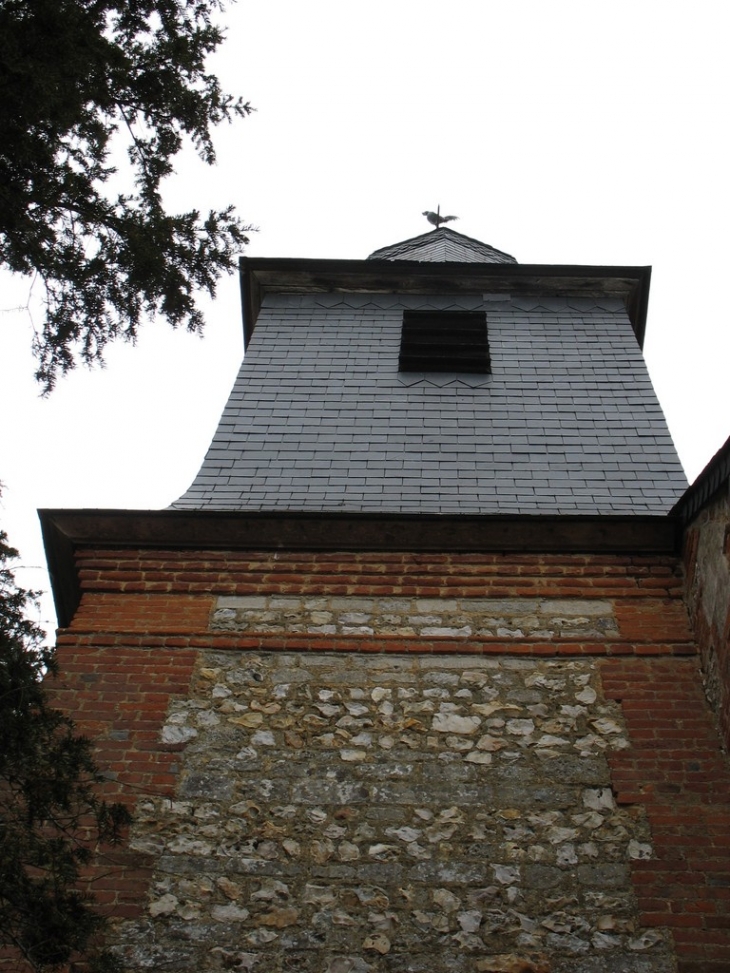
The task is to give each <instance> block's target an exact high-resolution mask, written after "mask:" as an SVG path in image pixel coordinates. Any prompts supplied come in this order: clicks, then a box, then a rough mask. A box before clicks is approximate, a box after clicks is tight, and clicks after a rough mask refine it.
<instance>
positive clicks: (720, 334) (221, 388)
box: [0, 0, 730, 626]
mask: <svg viewBox="0 0 730 973" xmlns="http://www.w3.org/2000/svg"><path fill="white" fill-rule="evenodd" d="M223 21H224V23H226V24H227V28H228V38H227V41H226V44H225V45H224V48H223V49H222V51H221V52H220V54H219V56H218V57H217V59H216V61H215V62H214V63H213V64H212V65H211V66H212V68H213V69H214V70H215V71H217V72H218V74H219V75H220V76H221V78H222V80H223V82H224V85H225V86H226V87H227V89H228V90H230V91H232V92H235V93H237V94H241V95H243V96H244V97H245V98H246V99H247V100H250V101H251V103H252V104H253V105H254V106H255V107H256V109H257V113H256V114H255V115H253V116H252V117H251V118H249V119H248V120H245V121H241V122H237V123H235V124H234V125H233V126H231V127H226V128H225V129H222V130H219V133H218V136H217V139H216V144H217V146H218V154H219V160H218V165H217V167H216V168H215V169H207V168H206V167H205V166H204V165H203V164H202V163H198V162H197V161H195V159H194V157H193V156H192V155H187V156H186V157H185V159H183V160H181V163H180V166H179V172H178V176H177V177H176V179H175V181H174V183H173V184H171V185H170V187H169V199H170V204H171V205H172V206H175V207H176V208H180V209H182V208H192V207H196V208H201V209H205V208H206V207H210V206H223V205H225V204H227V203H229V202H232V203H234V204H235V205H236V207H237V208H238V210H239V213H240V214H241V215H242V216H243V217H244V219H246V220H247V221H249V222H250V223H253V224H255V225H257V226H259V227H260V232H259V233H257V234H255V235H254V236H253V238H252V242H251V245H250V247H249V248H248V251H247V252H248V253H249V255H251V256H267V257H275V256H276V257H342V258H364V257H365V256H367V254H368V253H370V252H371V251H372V250H375V249H377V248H378V247H381V246H385V245H386V244H389V243H394V242H396V241H398V240H403V239H407V238H408V237H411V236H415V235H417V234H419V233H422V232H425V231H426V230H428V229H429V226H428V224H427V223H426V221H425V219H424V218H423V217H422V216H421V212H422V211H423V210H424V209H435V208H436V206H437V205H438V204H441V208H442V212H448V213H455V214H457V215H458V216H459V217H460V221H459V222H458V223H456V224H452V225H453V226H454V229H456V230H460V231H461V232H463V233H466V234H467V235H469V236H473V237H476V238H478V239H480V240H483V241H484V242H486V243H489V244H491V245H493V246H495V247H498V248H499V249H501V250H506V251H507V252H508V253H511V254H513V255H514V256H515V257H516V258H517V260H518V261H519V262H520V263H556V264H560V263H565V264H572V263H580V264H606V265H610V264H617V265H618V264H628V265H646V264H651V265H652V266H653V268H654V269H653V280H652V288H651V296H650V302H649V319H648V328H647V340H646V345H645V354H646V358H647V362H648V365H649V370H650V373H651V376H652V379H653V381H654V385H655V387H656V390H657V393H658V395H659V399H660V401H661V403H662V405H663V407H664V410H665V413H666V416H667V420H668V423H669V428H670V430H671V432H672V434H673V436H674V440H675V443H676V445H677V448H678V451H679V454H680V457H681V459H682V462H683V463H684V466H685V469H686V471H687V474H688V477H689V478H690V480H692V479H693V478H694V477H695V476H696V475H697V473H698V472H699V471H700V470H701V469H702V467H703V466H704V465H705V463H706V462H707V461H708V460H709V458H710V457H711V456H712V454H713V453H714V452H715V451H716V450H717V449H718V448H719V447H720V446H721V445H722V443H723V442H724V440H725V439H726V437H727V436H728V434H729V433H730V408H729V407H728V406H729V404H730V382H728V359H729V357H730V327H729V326H728V325H729V321H728V318H729V316H730V304H729V302H728V300H727V298H726V297H725V294H724V287H725V285H726V280H727V270H728V266H729V265H730V242H729V235H728V230H727V224H728V210H729V207H728V197H729V193H730V191H729V189H728V183H729V176H728V173H729V172H730V152H729V151H728V136H727V129H728V117H729V116H728V107H729V105H728V102H729V101H730V98H729V80H730V60H729V59H728V57H727V50H726V48H727V38H728V27H729V26H730V7H729V6H728V5H727V4H725V3H721V2H719V0H717V2H711V0H695V2H694V3H693V4H692V5H690V4H688V3H686V2H677V0H661V2H660V0H630V2H626V0H614V2H612V3H610V4H609V3H598V2H594V3H587V2H586V0H578V2H572V0H570V2H568V0H549V2H545V0H511V2H504V0H469V2H467V0H449V2H448V3H436V2H433V0H370V2H368V3H354V2H353V3H343V2H342V0H337V2H328V0H308V2H307V3H303V2H301V0H248V2H246V0H241V2H240V3H239V4H238V5H237V6H235V7H232V8H230V9H229V10H228V11H227V12H226V13H225V14H224V17H223ZM39 298H40V295H36V294H34V295H33V296H32V298H31V307H34V311H33V317H34V318H35V320H36V321H37V322H38V321H39V320H40V318H41V313H42V311H41V308H40V305H39ZM27 304H28V282H26V281H18V280H14V279H12V278H10V279H9V278H7V277H3V278H2V296H1V297H0V408H1V409H2V411H1V413H0V414H1V415H2V417H3V420H2V424H1V426H0V479H2V481H3V483H4V485H5V490H4V495H3V499H2V501H1V504H2V507H1V508H0V523H2V525H3V526H4V528H5V529H6V530H7V532H8V534H9V535H10V540H11V542H12V543H13V544H14V545H15V546H16V547H19V548H20V549H21V554H22V556H23V564H24V565H25V568H26V569H25V570H24V571H23V572H22V574H21V575H20V580H21V582H22V583H25V584H26V585H35V586H40V587H45V588H48V581H47V578H46V577H45V576H44V574H43V572H42V570H39V571H36V570H34V567H35V566H41V565H42V564H43V563H44V562H43V552H42V545H41V542H40V531H39V528H38V525H37V518H36V514H35V510H36V508H38V507H72V508H84V507H101V508H143V509H144V508H148V509H154V508H159V507H164V506H167V504H169V503H170V502H171V501H173V500H174V499H175V498H176V497H178V496H179V495H180V494H181V493H182V492H183V491H184V490H185V489H186V487H187V486H188V485H189V483H190V481H191V480H192V478H193V477H194V475H195V473H196V472H197V470H198V468H199V466H200V462H201V460H202V458H203V455H204V453H205V450H206V448H207V446H208V444H209V442H210V440H211V437H212V435H213V432H214V429H215V426H216V423H217V420H218V418H219V416H220V413H221V410H222V408H223V405H224V404H225V401H226V399H227V396H228V392H229V389H230V386H231V384H232V382H233V379H234V377H235V374H236V371H237V369H238V366H239V363H240V359H241V354H242V339H241V319H240V310H239V294H238V282H237V280H236V279H235V278H233V277H231V278H229V279H226V280H225V281H223V282H222V284H221V287H220V292H219V296H218V299H217V300H216V302H215V303H214V304H213V305H208V307H209V308H210V310H209V313H208V325H207V331H206V336H205V337H204V338H203V339H199V338H197V337H194V336H190V335H187V334H185V333H178V332H173V331H171V330H170V329H169V328H168V327H167V326H166V325H163V324H159V323H154V324H152V325H150V326H148V327H147V329H146V330H145V331H143V333H142V336H141V338H140V341H139V343H138V345H137V347H136V348H132V347H129V346H118V347H114V348H112V349H110V351H109V354H108V356H107V360H108V366H107V368H106V369H104V370H96V371H92V372H87V371H86V370H84V369H81V368H79V369H77V370H76V371H75V372H73V373H71V375H69V376H68V377H67V378H66V379H64V380H63V381H61V382H60V383H59V386H58V388H57V390H56V391H55V392H54V393H53V395H52V396H51V397H50V398H49V399H45V400H44V399H40V398H39V397H38V389H37V387H36V386H35V384H34V382H33V379H32V374H33V370H34V364H33V360H32V357H31V356H30V353H29V346H30V338H31V328H32V324H31V316H30V314H29V312H28V311H25V310H16V309H17V308H22V307H23V306H25V305H27ZM42 613H43V620H44V621H45V622H46V623H47V624H49V625H50V626H52V625H53V624H54V619H53V609H52V605H51V602H50V600H48V599H46V600H44V602H43V607H42Z"/></svg>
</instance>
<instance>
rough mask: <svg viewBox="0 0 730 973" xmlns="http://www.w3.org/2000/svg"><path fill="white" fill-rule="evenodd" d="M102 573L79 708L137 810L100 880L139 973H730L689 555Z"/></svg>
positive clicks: (726, 795)
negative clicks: (687, 602) (687, 583)
mask: <svg viewBox="0 0 730 973" xmlns="http://www.w3.org/2000/svg"><path fill="white" fill-rule="evenodd" d="M77 563H78V570H79V577H80V579H81V583H82V588H83V596H82V599H81V603H80V605H79V607H78V610H77V611H76V613H75V616H74V617H73V619H72V621H71V624H70V626H69V627H68V628H67V629H65V630H62V631H61V632H59V636H58V645H59V649H58V651H59V662H60V666H61V671H62V673H63V677H62V681H61V682H60V684H59V686H58V688H57V695H58V699H59V701H60V702H61V703H62V704H63V705H65V706H66V707H67V708H68V709H69V711H70V712H72V714H73V716H74V718H75V719H76V720H77V722H78V723H79V726H80V727H81V729H83V730H84V731H86V732H88V733H89V734H90V735H92V736H93V737H94V739H95V741H97V752H98V759H99V762H100V765H101V766H102V768H104V770H105V772H106V773H107V776H108V783H107V785H106V792H107V793H108V795H109V796H113V797H121V798H122V799H123V800H126V801H128V802H130V803H131V805H132V806H133V809H134V812H135V823H134V827H133V830H132V833H131V835H130V840H129V842H128V843H127V844H126V845H125V846H124V847H122V848H119V849H106V850H105V851H104V854H103V856H102V858H101V859H100V861H99V865H98V868H97V869H96V871H95V872H94V873H93V874H92V876H91V878H92V879H93V881H92V888H93V890H94V892H95V894H96V896H97V899H98V901H100V902H101V903H102V905H103V906H104V907H105V908H106V909H107V910H108V911H109V914H110V915H111V917H112V919H113V922H114V924H115V929H116V932H115V942H116V944H117V948H118V949H119V950H120V951H121V953H122V955H123V957H124V959H125V962H126V963H127V965H128V967H129V969H130V970H132V971H135V970H150V969H155V970H161V971H163V973H164V971H169V973H178V971H179V973H182V971H188V970H197V969H200V970H203V971H210V973H212V971H216V970H224V969H233V970H235V969H239V970H246V969H248V970H251V971H252V973H269V971H277V973H279V971H281V973H284V971H290V970H291V971H294V970H297V971H298V970H302V971H304V973H308V971H315V970H316V971H317V973H319V971H329V973H380V971H383V973H389V971H394V973H400V971H404V973H405V971H413V973H425V971H426V970H433V971H435V973H438V971H440V970H444V971H445V970H450V969H456V970H465V971H476V973H516V971H519V973H540V971H542V973H561V971H570V973H583V971H585V973H624V971H628V973H664V971H675V970H676V971H677V973H721V971H723V970H727V969H728V968H729V965H730V918H729V917H730V867H729V866H728V863H727V854H726V849H727V842H728V841H729V840H730V838H729V837H728V836H730V811H728V807H730V772H729V770H728V765H727V760H726V758H725V756H724V755H723V754H722V752H721V750H720V747H719V740H718V736H717V732H716V729H715V726H714V724H713V718H712V714H711V711H710V710H709V708H708V707H707V705H706V703H705V700H704V696H703V687H702V682H701V678H700V669H699V665H698V653H697V647H696V645H695V643H694V642H693V640H692V635H691V632H690V630H689V627H688V620H687V614H686V610H685V608H684V605H683V601H682V594H683V587H682V573H681V566H680V563H679V561H678V560H677V559H676V558H671V557H667V556H643V557H635V556H626V555H601V556H589V555H550V554H543V555H524V554H523V555H517V554H514V555H507V554H486V553H485V554H479V555H475V554H471V555H466V554H444V553H440V554H430V553H422V554H413V553H392V552H391V553H378V552H372V553H359V554H354V553H346V552H345V553H321V554H316V553H306V552H300V553H296V552H291V553H288V554H282V553H281V552H266V551H262V552H251V553H249V552H230V551H186V550H182V551H175V550H134V549H127V550H118V549H117V550H94V549H90V548H88V549H85V550H82V551H80V552H79V555H78V561H77ZM322 626H334V628H335V631H334V632H331V631H330V630H326V631H324V632H322V631H311V629H318V628H321V627H322ZM351 629H355V630H356V631H350V630H351ZM370 629H372V634H370V632H369V631H368V630H370ZM346 630H347V631H346Z"/></svg>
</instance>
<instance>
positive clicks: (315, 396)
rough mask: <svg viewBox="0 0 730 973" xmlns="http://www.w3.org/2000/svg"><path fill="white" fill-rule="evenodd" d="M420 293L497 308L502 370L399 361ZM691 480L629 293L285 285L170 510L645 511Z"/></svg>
mask: <svg viewBox="0 0 730 973" xmlns="http://www.w3.org/2000/svg"><path fill="white" fill-rule="evenodd" d="M406 307H408V308H424V309H425V308H444V307H459V308H464V309H466V310H473V309H475V308H482V307H483V308H484V309H485V310H486V312H487V322H488V329H489V342H490V351H491V357H492V374H491V375H489V376H486V377H485V376H483V375H479V376H458V375H454V376H446V378H447V379H448V381H446V383H445V382H444V376H442V375H420V376H413V375H402V374H399V373H398V350H399V343H400V328H401V318H402V311H403V309H404V308H406ZM686 485H687V483H686V480H685V477H684V473H683V471H682V468H681V466H680V463H679V459H678V457H677V454H676V451H675V449H674V446H673V444H672V441H671V438H670V435H669V432H668V430H667V426H666V423H665V420H664V416H663V414H662V411H661V409H660V407H659V404H658V402H657V399H656V396H655V394H654V390H653V388H652V386H651V382H650V380H649V376H648V374H647V371H646V367H645V365H644V361H643V358H642V356H641V352H640V350H639V348H638V345H637V343H636V339H635V337H634V334H633V332H632V330H631V326H630V324H629V321H628V319H627V317H626V314H625V312H624V310H623V308H622V306H621V304H620V302H617V301H615V300H614V299H610V298H607V299H603V300H601V301H600V303H597V302H596V301H593V300H592V299H586V298H579V299H578V298H576V299H575V300H572V299H567V300H566V299H563V298H545V299H540V298H519V299H514V300H510V299H509V298H508V297H507V298H505V296H504V295H471V296H469V295H467V296H464V295H461V296H458V297H452V296H443V297H438V296H435V297H434V296H432V295H429V296H424V297H418V296H412V295H409V296H404V297H399V296H395V295H379V294H371V295H368V294H365V295H363V294H356V295H347V294H322V295H312V294H309V295H302V296H296V295H294V296H288V295H273V296H269V297H267V298H266V299H265V301H264V305H263V307H262V310H261V313H260V316H259V319H258V323H257V325H256V330H255V332H254V334H253V337H252V340H251V343H250V345H249V348H248V350H247V352H246V359H245V361H244V362H243V365H242V366H241V370H240V372H239V375H238V378H237V380H236V382H235V385H234V388H233V390H232V392H231V396H230V399H229V402H228V405H227V406H226V409H225V411H224V413H223V416H222V418H221V422H220V425H219V427H218V431H217V432H216V435H215V437H214V440H213V443H212V445H211V447H210V450H209V451H208V454H207V456H206V458H205V461H204V462H203V465H202V467H201V470H200V473H199V474H198V476H197V477H196V479H195V481H194V483H193V484H192V486H191V487H190V489H189V490H188V491H187V492H186V493H185V494H184V495H183V496H182V497H181V498H180V499H179V500H178V501H177V502H176V503H175V504H173V507H176V508H183V509H190V508H193V509H196V508H199V509H220V510H276V509H279V510H280V509H286V510H309V511H314V510H344V511H383V512H410V513H418V512H430V513H504V514H507V513H512V514H516V513H524V514H536V513H556V514H596V513H605V514H609V513H624V514H646V513H664V512H667V511H668V510H669V509H670V508H671V507H672V505H673V504H674V503H675V502H676V500H677V499H678V498H679V496H680V495H681V493H682V492H683V490H684V489H685V488H686Z"/></svg>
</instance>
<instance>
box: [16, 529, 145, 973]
mask: <svg viewBox="0 0 730 973" xmlns="http://www.w3.org/2000/svg"><path fill="white" fill-rule="evenodd" d="M16 557H17V551H15V550H14V549H13V548H12V547H10V546H9V545H8V543H7V536H6V535H5V534H4V533H3V532H2V531H0V945H4V946H11V947H14V948H15V949H16V950H17V951H18V953H19V955H20V956H22V957H23V958H24V960H25V962H26V964H27V967H28V968H29V969H31V970H34V971H37V973H42V971H47V970H53V969H54V968H57V967H59V966H60V965H61V964H64V963H66V962H67V961H68V960H69V958H70V957H71V956H72V955H74V954H80V955H81V956H83V957H84V958H86V959H87V960H88V962H89V963H90V969H91V970H94V971H98V973H103V971H107V973H111V971H113V970H115V969H119V964H118V962H117V961H116V959H115V957H114V956H112V955H111V954H110V953H109V952H107V951H105V950H104V949H103V948H101V947H98V948H97V947H96V945H95V943H96V937H97V936H98V934H99V933H100V932H101V931H102V930H103V927H104V922H105V920H104V919H103V917H102V916H101V915H100V914H99V913H98V912H97V911H96V910H95V909H94V906H93V901H92V900H91V899H90V897H89V896H88V895H87V894H84V893H83V892H82V891H81V890H80V889H79V888H78V884H77V883H78V880H79V877H80V874H81V869H82V868H83V866H84V865H86V864H88V863H89V862H90V860H91V857H92V848H94V847H95V846H96V844H97V843H98V842H102V843H112V844H114V843H116V842H118V841H119V840H120V838H121V836H122V834H123V831H124V829H125V827H126V826H127V824H128V823H129V820H130V816H129V812H128V811H127V809H126V807H124V806H123V805H122V804H116V803H115V804H109V803H107V802H105V801H104V800H102V799H101V798H100V796H99V794H98V786H99V785H100V784H101V783H102V780H103V778H102V777H101V775H100V773H99V770H98V768H97V767H96V764H95V763H94V760H93V756H92V748H91V743H90V741H89V740H87V739H86V738H85V737H82V736H79V735H78V734H77V733H76V732H75V727H74V724H73V721H72V720H70V719H69V718H68V717H67V716H66V715H64V714H63V713H61V712H60V711H59V710H57V709H55V708H53V707H52V706H51V705H50V702H49V699H48V694H47V690H46V685H47V680H49V679H52V678H53V676H54V674H55V671H56V658H55V654H54V652H53V650H52V649H49V648H48V647H46V646H44V645H43V643H42V636H43V633H42V632H41V630H40V629H39V628H38V626H37V625H35V623H33V622H32V621H31V620H30V619H29V617H28V611H29V608H30V607H31V606H32V605H33V603H34V600H35V597H36V593H35V592H32V591H26V590H25V589H23V588H21V587H20V586H19V585H17V584H16V581H15V577H14V572H13V561H14V559H15V558H16Z"/></svg>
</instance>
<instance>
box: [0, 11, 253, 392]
mask: <svg viewBox="0 0 730 973" xmlns="http://www.w3.org/2000/svg"><path fill="white" fill-rule="evenodd" d="M221 6H222V0H0V264H4V265H6V266H7V267H9V268H10V270H12V271H15V272H17V273H20V274H26V275H30V276H36V275H37V277H38V278H40V280H41V281H42V282H43V285H44V287H45V297H46V317H45V321H44V323H43V327H42V330H41V331H39V332H38V334H37V336H36V348H35V351H36V354H37V356H38V362H39V365H38V371H37V377H38V379H39V380H40V381H41V382H42V383H43V385H44V387H45V389H46V391H47V390H49V389H51V388H52V387H53V384H54V382H55V380H56V377H57V375H58V373H59V372H61V373H63V372H65V371H67V370H68V369H70V368H73V366H74V364H75V362H76V360H77V359H78V358H81V360H83V361H85V362H87V363H93V362H98V361H101V360H102V353H103V350H104V346H105V344H106V343H107V342H108V341H109V340H111V339H113V338H116V337H119V336H123V337H125V338H128V339H132V340H133V339H134V338H135V337H136V335H137V331H138V328H139V325H140V323H141V321H142V319H143V318H144V316H145V315H152V314H156V313H158V314H162V315H163V316H164V317H165V318H166V319H167V320H168V321H169V322H170V323H171V324H172V325H173V326H177V325H184V326H185V327H186V328H188V329H189V330H191V331H200V330H201V328H202V326H203V318H202V315H201V312H200V310H199V309H198V308H197V306H196V301H195V292H196V290H197V289H198V288H202V289H204V290H206V291H208V292H209V293H210V294H213V293H215V287H216V282H217V280H218V278H219V277H220V275H221V273H223V272H224V271H229V270H231V269H232V268H233V266H234V262H235V259H236V255H237V253H238V251H240V249H241V247H242V246H243V244H244V243H246V242H247V240H246V236H245V233H246V231H247V230H248V229H250V228H249V227H245V226H243V225H242V223H241V221H240V220H239V219H238V217H236V216H235V214H234V213H233V209H232V208H230V207H229V208H228V209H225V210H223V211H220V212H216V211H211V212H210V213H208V214H207V216H206V215H201V214H200V213H199V212H198V211H197V210H195V209H191V210H190V211H189V212H187V213H179V214H170V213H168V212H167V211H166V209H165V206H164V204H163V201H162V197H161V192H160V186H161V182H162V180H163V179H164V178H165V176H168V175H170V174H171V173H172V172H173V163H174V157H175V155H176V154H177V153H178V151H179V150H180V149H181V148H182V146H183V143H184V141H185V140H186V139H187V140H190V141H191V142H192V143H193V145H194V146H195V148H196V149H197V151H198V153H199V155H200V156H201V158H202V159H203V160H204V161H205V162H207V163H209V164H212V163H213V162H214V161H215V154H214V150H213V144H212V141H211V128H212V126H214V125H216V124H218V123H219V122H222V121H225V120H230V119H232V118H233V117H234V116H237V115H239V116H244V115H246V114H248V112H249V111H250V108H249V106H248V105H247V104H243V103H242V102H241V101H240V100H235V99H233V98H231V97H230V96H229V95H226V94H225V93H224V92H223V91H222V90H221V87H220V84H219V82H218V79H217V78H216V77H215V76H214V75H211V74H209V73H207V71H206V67H205V62H206V59H207V57H208V56H209V55H210V54H211V53H212V52H213V51H215V49H216V48H217V47H218V46H219V44H220V43H221V41H222V37H223V35H222V32H221V30H220V28H219V27H217V26H216V25H215V24H213V22H212V20H211V17H212V16H213V15H214V14H215V13H216V12H217V11H218V10H219V9H220V8H221ZM124 149H126V154H127V156H128V158H129V163H130V166H131V176H129V175H128V174H119V175H118V174H117V173H116V169H115V167H114V164H113V162H112V158H120V154H119V153H120V150H122V151H123V150H124ZM112 150H113V151H112ZM125 165H126V163H125ZM127 182H128V183H129V187H131V186H132V185H133V186H134V189H133V190H131V191H129V189H128V188H125V190H124V191H121V192H120V191H115V190H114V188H113V185H114V184H115V183H117V184H124V183H127Z"/></svg>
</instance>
